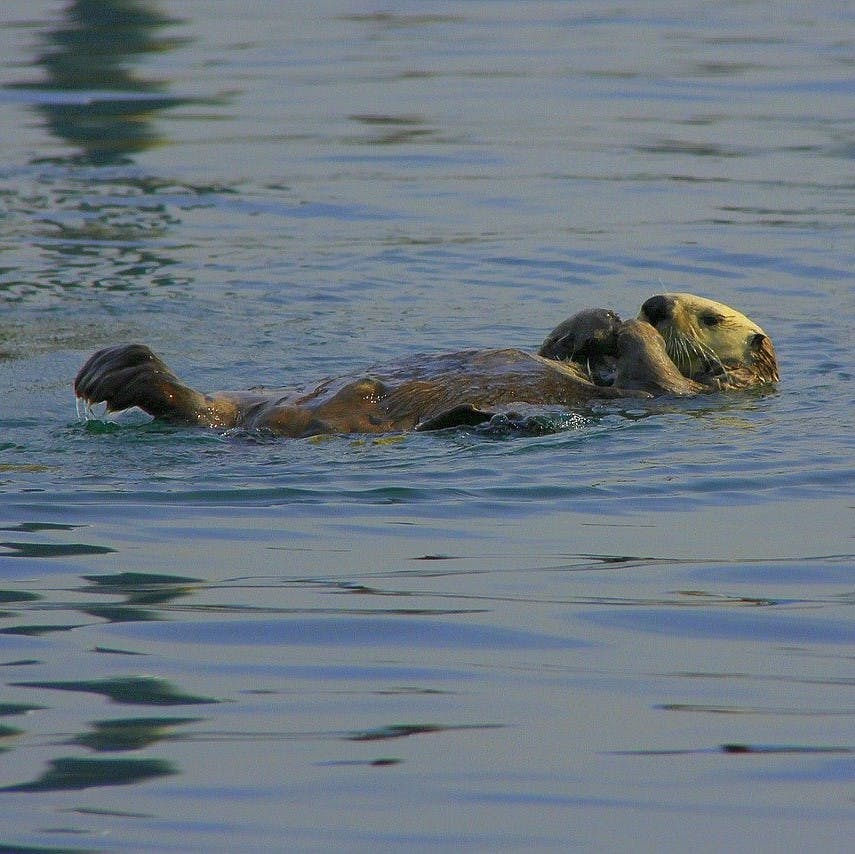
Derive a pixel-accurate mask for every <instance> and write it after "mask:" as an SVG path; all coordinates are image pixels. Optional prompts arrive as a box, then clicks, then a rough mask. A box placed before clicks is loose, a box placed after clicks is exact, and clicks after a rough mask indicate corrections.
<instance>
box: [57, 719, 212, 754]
mask: <svg viewBox="0 0 855 854" xmlns="http://www.w3.org/2000/svg"><path fill="white" fill-rule="evenodd" d="M200 720H203V718H119V719H113V720H103V721H93V722H92V732H86V733H82V734H81V735H78V736H77V737H76V738H74V739H73V740H72V741H71V743H72V744H80V745H83V746H84V747H90V748H92V749H93V750H97V751H99V752H106V751H118V750H138V749H139V748H141V747H147V746H148V745H150V744H154V743H155V742H158V741H163V740H164V739H167V738H170V737H171V736H170V735H169V730H171V729H173V728H174V727H177V726H181V725H183V724H191V723H196V722H197V721H200Z"/></svg>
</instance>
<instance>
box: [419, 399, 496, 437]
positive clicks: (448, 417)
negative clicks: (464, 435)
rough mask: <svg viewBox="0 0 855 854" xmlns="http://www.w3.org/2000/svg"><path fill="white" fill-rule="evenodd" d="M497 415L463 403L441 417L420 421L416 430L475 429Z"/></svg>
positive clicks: (443, 413) (440, 415)
mask: <svg viewBox="0 0 855 854" xmlns="http://www.w3.org/2000/svg"><path fill="white" fill-rule="evenodd" d="M495 414H496V413H495V412H488V411H487V410H485V409H479V408H478V407H477V406H473V405H472V404H471V403H461V404H460V405H459V406H454V407H452V408H451V409H447V410H446V411H445V412H440V413H439V415H434V416H433V418H428V419H427V420H425V421H420V422H419V423H418V424H417V425H416V427H415V429H416V430H421V431H426V430H447V429H448V428H450V427H474V426H475V425H476V424H483V423H484V422H485V421H489V420H490V419H491V418H492V417H493V416H494V415H495Z"/></svg>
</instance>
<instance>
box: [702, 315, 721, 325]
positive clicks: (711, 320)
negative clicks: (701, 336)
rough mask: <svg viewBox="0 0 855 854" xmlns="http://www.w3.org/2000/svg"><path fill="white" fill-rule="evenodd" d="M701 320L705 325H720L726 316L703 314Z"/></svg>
mask: <svg viewBox="0 0 855 854" xmlns="http://www.w3.org/2000/svg"><path fill="white" fill-rule="evenodd" d="M700 320H701V323H703V325H704V326H718V325H719V323H721V322H722V321H723V320H724V318H723V317H722V316H721V315H720V314H702V315H701V317H700Z"/></svg>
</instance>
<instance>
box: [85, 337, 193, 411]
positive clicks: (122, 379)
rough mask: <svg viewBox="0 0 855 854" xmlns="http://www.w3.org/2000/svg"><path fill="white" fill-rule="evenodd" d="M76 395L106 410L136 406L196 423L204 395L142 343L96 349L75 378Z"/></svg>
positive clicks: (119, 409) (120, 409)
mask: <svg viewBox="0 0 855 854" xmlns="http://www.w3.org/2000/svg"><path fill="white" fill-rule="evenodd" d="M74 392H75V394H76V395H77V396H78V397H80V398H83V399H84V400H86V401H87V402H88V403H106V404H107V410H108V411H109V412H121V411H122V410H123V409H130V408H131V407H132V406H137V407H139V408H140V409H142V410H143V411H144V412H147V413H148V414H149V415H153V416H154V417H155V418H167V419H170V420H175V421H189V422H198V421H199V419H200V417H201V416H202V414H203V413H204V411H205V409H206V401H205V397H204V396H203V395H201V394H200V393H199V392H197V391H194V390H193V389H192V388H189V387H188V386H185V385H183V384H182V383H181V382H179V380H178V377H177V376H175V374H174V373H173V372H172V371H171V370H170V369H169V368H168V367H167V365H166V363H165V362H163V361H162V360H161V359H159V358H158V357H157V356H156V355H155V354H154V353H153V352H152V351H151V350H150V349H149V348H148V347H146V346H145V345H143V344H126V345H121V346H118V347H108V348H107V349H106V350H99V351H98V352H97V353H94V354H93V355H92V356H90V357H89V359H87V361H86V362H85V364H84V365H83V367H82V368H81V369H80V371H79V372H78V373H77V376H76V377H75V379H74Z"/></svg>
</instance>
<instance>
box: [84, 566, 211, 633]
mask: <svg viewBox="0 0 855 854" xmlns="http://www.w3.org/2000/svg"><path fill="white" fill-rule="evenodd" d="M83 578H84V579H85V580H86V581H88V582H90V585H89V586H87V587H84V588H83V590H84V591H85V592H90V593H103V594H108V595H114V596H115V595H119V596H123V597H124V598H125V601H124V603H120V604H117V605H88V606H84V607H81V608H79V609H78V610H80V611H81V612H82V613H84V614H89V615H90V616H93V617H100V618H101V619H103V620H107V621H109V622H111V623H124V622H138V621H144V620H159V619H162V616H161V615H160V614H159V613H158V611H157V610H156V609H151V608H141V607H140V606H141V605H164V604H167V603H168V602H171V601H172V600H173V599H177V598H179V597H181V596H187V595H189V594H190V593H192V592H193V590H194V589H196V588H198V586H199V579H197V578H188V577H185V576H182V575H158V574H155V573H147V572H120V573H117V574H116V575H84V576H83Z"/></svg>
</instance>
